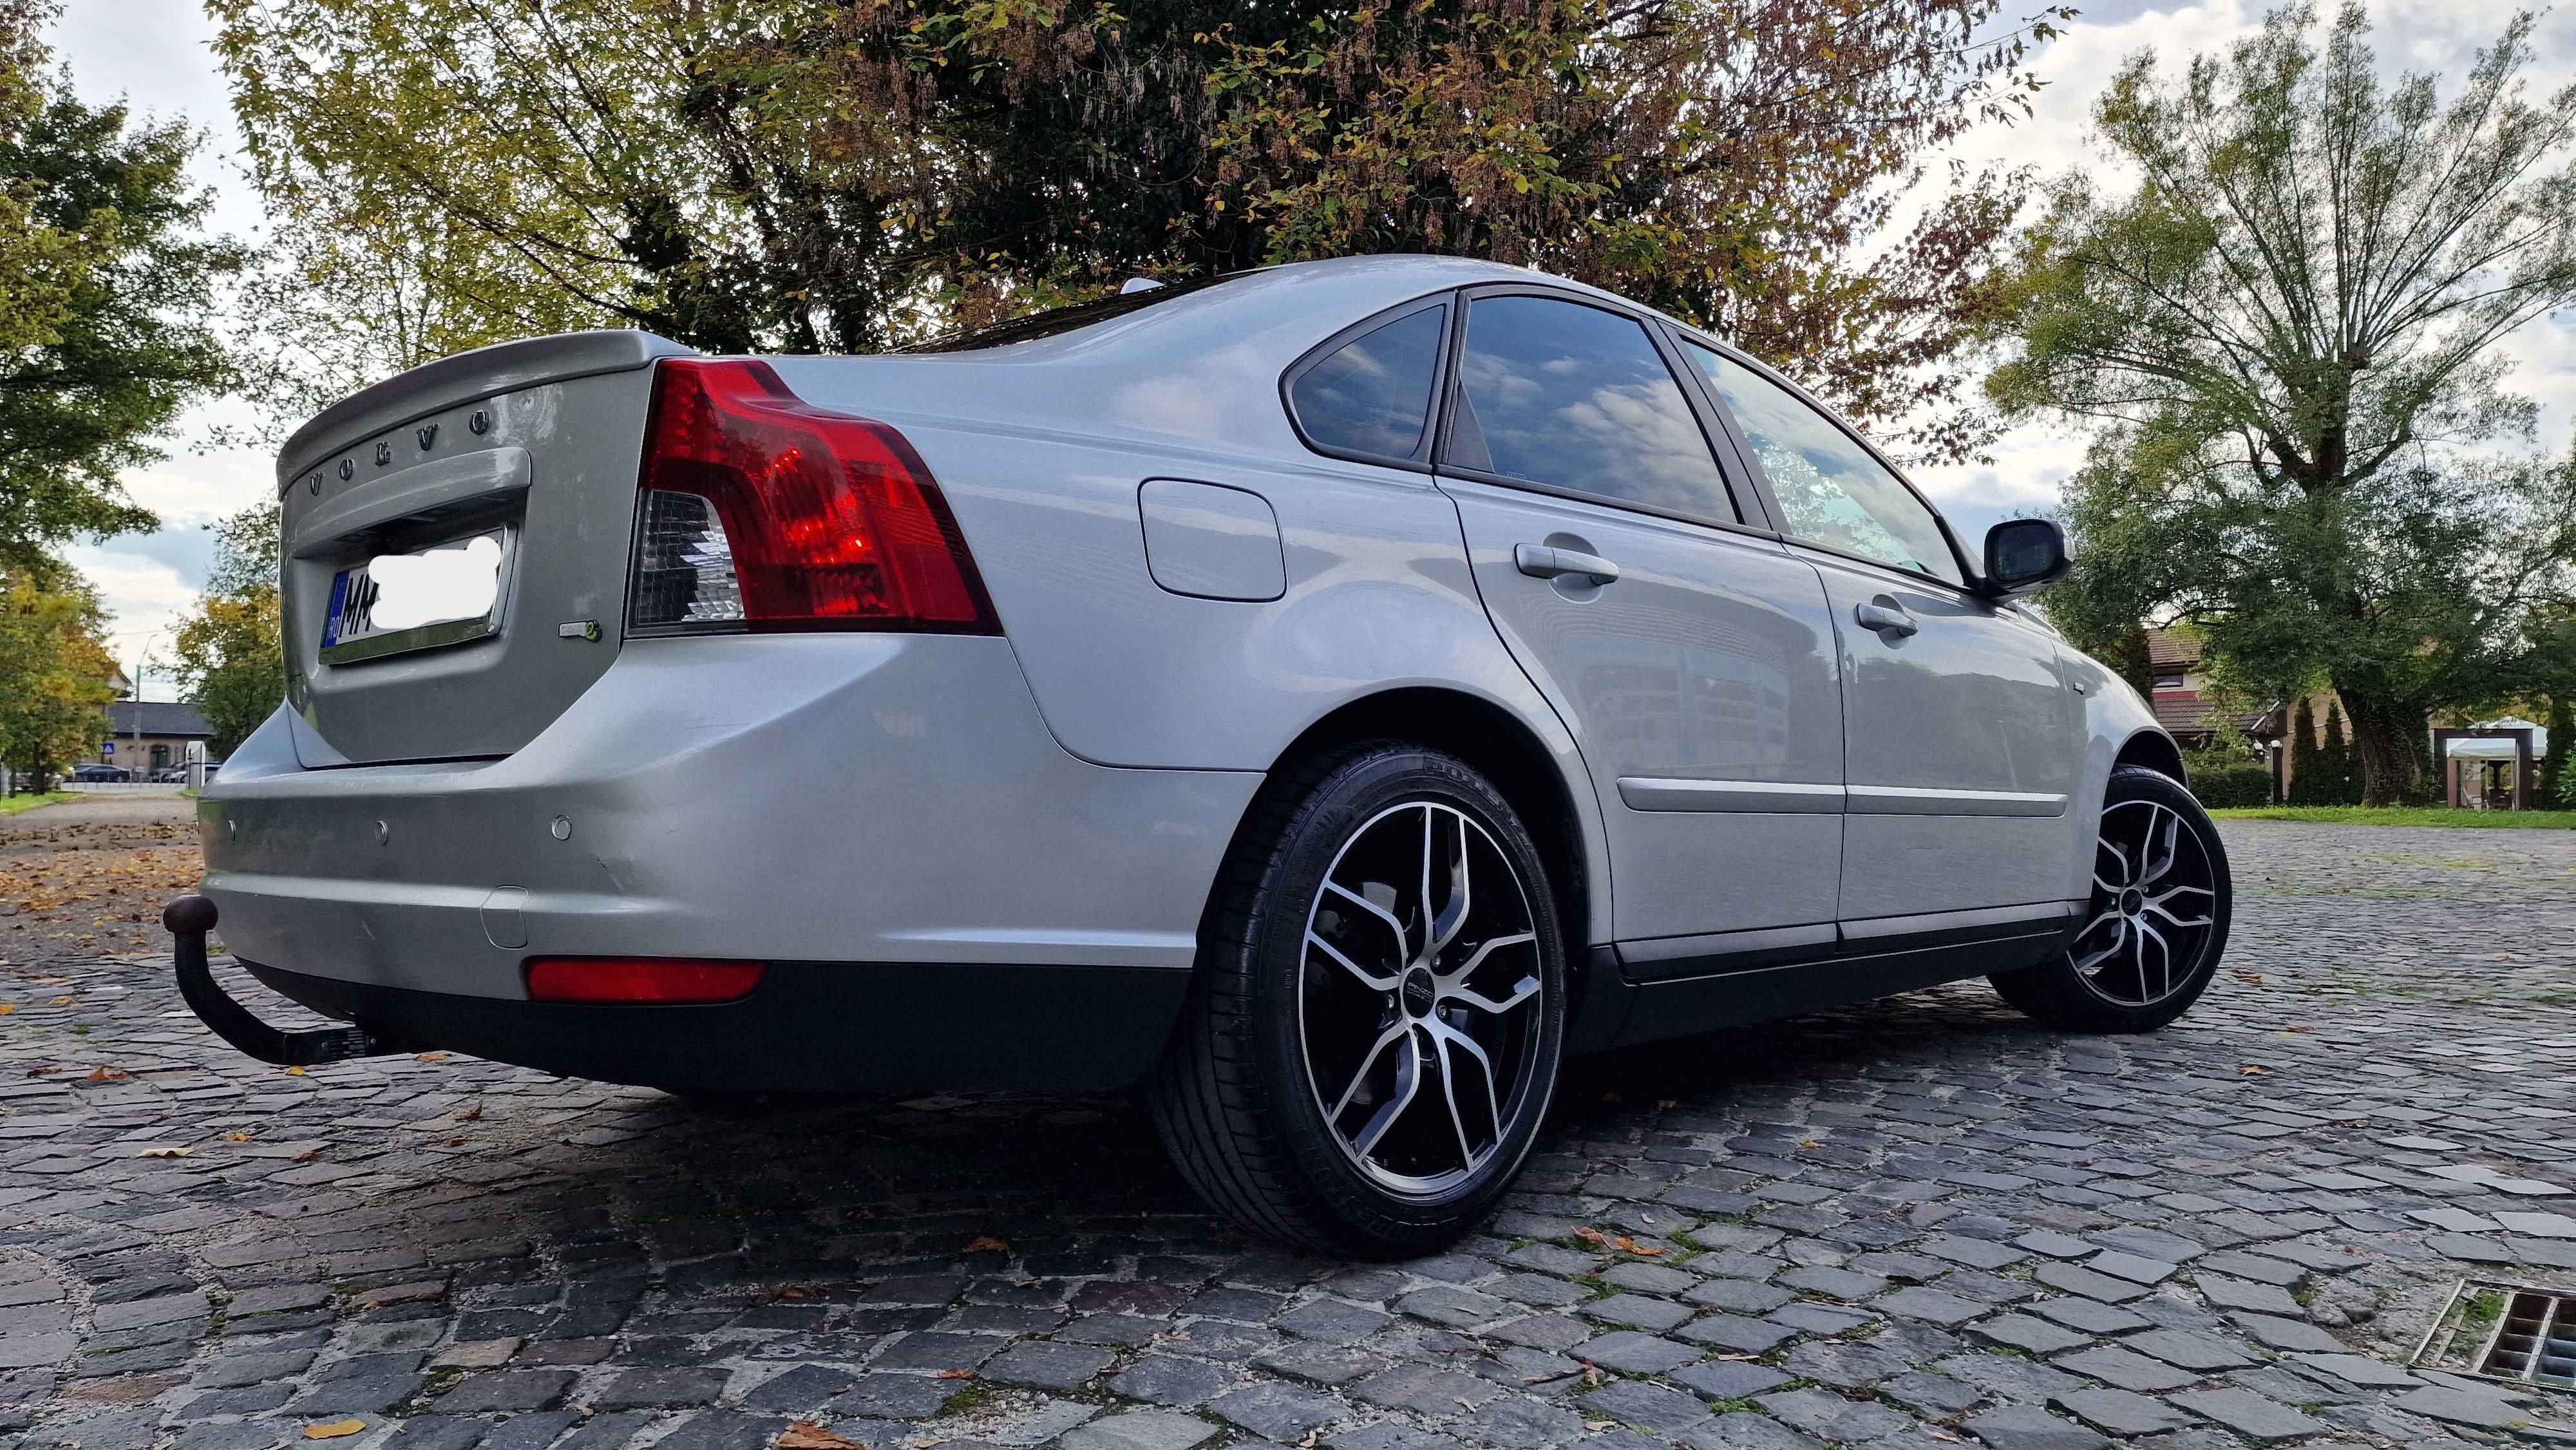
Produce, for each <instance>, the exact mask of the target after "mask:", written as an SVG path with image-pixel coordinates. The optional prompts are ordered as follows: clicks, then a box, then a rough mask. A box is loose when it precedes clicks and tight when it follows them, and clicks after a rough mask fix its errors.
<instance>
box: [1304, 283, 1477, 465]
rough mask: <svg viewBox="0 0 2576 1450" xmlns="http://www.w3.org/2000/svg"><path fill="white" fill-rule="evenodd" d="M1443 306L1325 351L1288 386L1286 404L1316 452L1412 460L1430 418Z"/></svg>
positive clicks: (1423, 311)
mask: <svg viewBox="0 0 2576 1450" xmlns="http://www.w3.org/2000/svg"><path fill="white" fill-rule="evenodd" d="M1448 316H1449V309H1448V308H1447V307H1446V306H1441V307H1426V308H1424V309H1422V310H1421V311H1419V312H1412V313H1407V314H1406V315H1404V316H1402V317H1399V318H1397V319H1396V320H1394V321H1393V322H1390V323H1388V324H1386V325H1385V326H1383V327H1378V328H1372V329H1371V330H1369V331H1367V332H1364V333H1361V334H1360V335H1359V336H1357V337H1355V338H1352V339H1351V340H1350V341H1348V342H1346V343H1343V344H1342V345H1341V346H1340V347H1337V348H1335V349H1333V350H1332V351H1331V352H1329V353H1326V354H1325V355H1324V356H1323V357H1322V358H1321V359H1319V360H1317V361H1316V362H1315V363H1314V364H1313V365H1312V366H1310V367H1308V368H1307V369H1306V370H1305V371H1304V372H1303V373H1300V374H1299V375H1298V377H1297V381H1296V382H1294V383H1292V384H1290V385H1289V387H1288V402H1289V406H1290V407H1292V408H1294V409H1295V410H1296V413H1297V425H1298V426H1299V427H1301V428H1303V429H1305V430H1306V437H1307V439H1308V441H1310V442H1312V443H1314V444H1315V445H1316V446H1317V447H1319V448H1333V449H1340V450H1342V451H1345V452H1350V453H1368V454H1374V455H1376V456H1378V457H1380V458H1411V457H1412V456H1413V454H1414V450H1415V449H1417V448H1419V447H1421V446H1422V431H1423V429H1424V427H1425V426H1427V425H1428V424H1429V422H1430V421H1431V382H1432V377H1433V375H1434V374H1436V373H1437V372H1438V371H1439V370H1440V328H1441V325H1442V323H1443V322H1444V321H1445V320H1446V319H1447V317H1448Z"/></svg>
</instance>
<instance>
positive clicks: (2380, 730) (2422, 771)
mask: <svg viewBox="0 0 2576 1450" xmlns="http://www.w3.org/2000/svg"><path fill="white" fill-rule="evenodd" d="M2335 693H2336V694H2337V695H2339V696H2341V697H2342V699H2343V710H2344V715H2345V718H2346V719H2347V720H2348V721H2349V722H2350V723H2351V725H2352V745H2353V751H2354V753H2355V754H2357V755H2359V756H2360V757H2361V803H2362V804H2363V805H2366V806H2415V805H2433V804H2437V803H2438V802H2439V801H2440V800H2441V793H2442V788H2441V782H2440V781H2439V780H2438V779H2437V778H2436V777H2435V775H2434V773H2433V752H2432V747H2431V744H2430V741H2431V739H2432V736H2431V726H2430V723H2429V722H2430V718H2431V717H2430V714H2429V712H2427V711H2426V710H2424V709H2423V708H2422V707H2420V706H2417V705H2415V704H2412V703H2411V702H2408V701H2405V700H2400V699H2396V698H2394V697H2392V696H2386V695H2379V694H2374V693H2372V692H2370V691H2367V690H2355V689H2350V688H2346V687H2343V686H2337V687H2336V689H2335Z"/></svg>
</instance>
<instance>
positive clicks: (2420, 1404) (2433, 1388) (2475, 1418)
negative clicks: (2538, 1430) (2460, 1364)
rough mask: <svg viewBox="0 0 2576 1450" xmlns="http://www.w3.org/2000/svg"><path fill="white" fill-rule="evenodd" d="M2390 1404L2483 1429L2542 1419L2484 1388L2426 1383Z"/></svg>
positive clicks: (2448, 1421) (2503, 1427)
mask: <svg viewBox="0 0 2576 1450" xmlns="http://www.w3.org/2000/svg"><path fill="white" fill-rule="evenodd" d="M2390 1403H2391V1404H2393V1405H2395V1406H2396V1407H2397V1408H2398V1409H2401V1410H2404V1411H2406V1412H2407V1413H2408V1414H2412V1415H2422V1416H2424V1417H2425V1418H2426V1419H2429V1420H2440V1421H2443V1422H2444V1423H2446V1424H2452V1425H2469V1426H2473V1427H2475V1428H2477V1429H2481V1430H2503V1429H2509V1428H2511V1427H2513V1426H2516V1425H2525V1424H2529V1423H2531V1422H2532V1421H2534V1420H2536V1419H2538V1418H2539V1417H2538V1416H2536V1415H2534V1414H2532V1413H2531V1412H2530V1411H2528V1410H2525V1409H2523V1408H2522V1407H2520V1406H2518V1405H2514V1404H2511V1403H2509V1402H2507V1401H2506V1400H2505V1399H2504V1397H2503V1396H2501V1395H2499V1394H2497V1393H2495V1392H2494V1391H2493V1390H2491V1389H2486V1388H2483V1387H2481V1388H2480V1389H2476V1390H2464V1389H2455V1388H2453V1387H2452V1386H2449V1385H2427V1386H2425V1387H2424V1388H2422V1389H2420V1390H2416V1391H2414V1392H2413V1393H2411V1394H2404V1395H2400V1396H2398V1397H2397V1398H2396V1399H2395V1400H2392V1401H2390Z"/></svg>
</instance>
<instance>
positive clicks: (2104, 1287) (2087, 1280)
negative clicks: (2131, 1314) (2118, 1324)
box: [2031, 1263, 2148, 1304]
mask: <svg viewBox="0 0 2576 1450" xmlns="http://www.w3.org/2000/svg"><path fill="white" fill-rule="evenodd" d="M2031 1277H2032V1278H2034V1279H2037V1280H2038V1281H2039V1282H2041V1283H2043V1284H2046V1285H2047V1286H2048V1287H2050V1288H2052V1289H2063V1290H2065V1291H2066V1292H2067V1293H2069V1294H2081V1295H2083V1296H2084V1297H2085V1298H2087V1299H2099V1300H2101V1301H2103V1302H2104V1303H2107V1304H2125V1303H2127V1302H2129V1301H2130V1300H2132V1299H2143V1298H2145V1297H2146V1296H2147V1292H2148V1291H2147V1286H2146V1285H2144V1284H2137V1283H2132V1282H2130V1281H2129V1280H2127V1279H2115V1278H2112V1277H2111V1276H2110V1275H2108V1274H2099V1273H2095V1272H2094V1271H2093V1270H2091V1269H2087V1268H2085V1267H2083V1266H2082V1265H2080V1264H2062V1263H2047V1264H2042V1265H2040V1266H2039V1267H2038V1268H2037V1269H2035V1270H2033V1271H2032V1273H2031Z"/></svg>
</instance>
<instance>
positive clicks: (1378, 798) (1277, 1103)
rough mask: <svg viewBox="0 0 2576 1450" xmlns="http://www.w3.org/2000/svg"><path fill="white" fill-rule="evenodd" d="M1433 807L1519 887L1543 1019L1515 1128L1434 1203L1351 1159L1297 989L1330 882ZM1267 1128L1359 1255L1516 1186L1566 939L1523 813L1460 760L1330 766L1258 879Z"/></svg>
mask: <svg viewBox="0 0 2576 1450" xmlns="http://www.w3.org/2000/svg"><path fill="white" fill-rule="evenodd" d="M1420 801H1431V802H1436V803H1438V804H1442V805H1447V806H1451V807H1454V808H1456V809H1459V810H1461V811H1464V812H1465V813H1466V814H1467V815H1468V816H1469V817H1470V818H1471V819H1473V820H1474V821H1475V822H1476V824H1477V825H1479V826H1481V827H1482V828H1483V829H1484V831H1485V833H1486V834H1487V835H1488V836H1489V837H1490V838H1491V839H1492V840H1493V842H1494V844H1495V845H1496V846H1497V847H1498V848H1499V849H1500V850H1501V851H1502V853H1503V855H1504V856H1505V857H1506V858H1507V859H1508V860H1509V861H1510V863H1511V866H1512V869H1513V871H1514V873H1515V874H1517V875H1518V876H1519V877H1520V882H1519V885H1520V889H1521V892H1522V896H1523V899H1524V900H1525V901H1526V902H1527V903H1528V906H1529V911H1530V919H1531V929H1532V930H1533V931H1534V932H1536V933H1537V937H1538V940H1537V947H1538V956H1539V981H1540V999H1541V1000H1540V1011H1539V1015H1538V1020H1537V1022H1536V1023H1535V1024H1534V1029H1533V1034H1532V1039H1531V1043H1530V1051H1531V1054H1532V1061H1531V1066H1530V1071H1531V1074H1532V1076H1531V1078H1530V1084H1529V1089H1528V1091H1529V1093H1530V1095H1531V1097H1532V1098H1533V1099H1534V1101H1532V1102H1529V1103H1527V1104H1525V1105H1524V1108H1523V1110H1522V1112H1521V1113H1520V1115H1519V1116H1518V1118H1517V1119H1516V1120H1515V1122H1514V1124H1513V1126H1512V1130H1511V1132H1509V1133H1508V1134H1506V1135H1505V1137H1504V1138H1503V1141H1502V1143H1501V1145H1500V1146H1499V1148H1498V1149H1497V1151H1496V1152H1495V1153H1494V1155H1493V1156H1492V1157H1491V1158H1490V1159H1488V1160H1487V1161H1486V1163H1485V1165H1484V1167H1483V1168H1481V1169H1480V1170H1478V1171H1477V1172H1476V1173H1474V1174H1472V1175H1470V1176H1469V1177H1467V1178H1466V1179H1465V1180H1463V1181H1462V1182H1460V1183H1457V1184H1454V1185H1452V1186H1451V1187H1449V1188H1447V1189H1444V1190H1442V1191H1440V1192H1438V1193H1435V1194H1426V1195H1420V1196H1413V1195H1400V1194H1397V1193H1396V1192H1394V1191H1393V1190H1390V1189H1388V1188H1386V1187H1384V1186H1382V1185H1380V1184H1378V1183H1376V1182H1374V1181H1373V1180H1371V1179H1370V1178H1369V1177H1368V1176H1367V1175H1366V1174H1364V1173H1363V1172H1362V1171H1361V1170H1360V1168H1359V1167H1358V1165H1356V1164H1354V1163H1353V1162H1351V1160H1350V1158H1349V1156H1348V1155H1347V1154H1345V1153H1344V1152H1343V1150H1342V1147H1341V1144H1340V1143H1339V1141H1338V1140H1337V1139H1336V1138H1335V1136H1334V1135H1333V1132H1332V1129H1331V1127H1330V1125H1329V1124H1327V1123H1326V1122H1325V1121H1324V1116H1323V1110H1322V1109H1321V1107H1319V1106H1318V1105H1317V1104H1316V1102H1315V1095H1314V1091H1313V1088H1312V1087H1311V1085H1310V1081H1309V1077H1308V1069H1307V1064H1306V1057H1305V1043H1304V1040H1303V1028H1302V1018H1301V1006H1302V1003H1301V999H1300V992H1301V982H1302V979H1303V975H1304V972H1305V967H1306V951H1305V933H1306V925H1307V914H1308V912H1309V910H1310V909H1311V908H1312V907H1313V905H1314V903H1315V899H1316V896H1317V894H1318V893H1320V892H1321V890H1322V888H1323V881H1324V876H1325V873H1326V872H1327V871H1328V870H1329V869H1330V868H1331V867H1332V865H1333V863H1334V861H1335V860H1336V859H1337V858H1338V856H1339V855H1340V853H1341V851H1342V849H1343V847H1344V846H1345V845H1346V844H1347V843H1348V842H1349V841H1350V840H1351V838H1352V836H1353V834H1354V833H1355V832H1357V831H1358V830H1359V829H1360V828H1361V827H1362V826H1364V825H1366V824H1368V823H1369V822H1371V821H1373V820H1375V819H1376V818H1377V817H1378V816H1380V815H1381V814H1383V813H1385V812H1386V811H1388V810H1389V809H1391V808H1394V807H1398V806H1401V805H1405V804H1408V803H1412V802H1420ZM1242 966H1243V969H1244V971H1245V972H1246V974H1247V986H1248V988H1249V997H1250V1000H1251V1007H1252V1012H1253V1020H1254V1024H1255V1026H1254V1031H1255V1033H1256V1044H1257V1051H1258V1054H1259V1061H1260V1066H1261V1078H1262V1082H1261V1091H1262V1093H1263V1095H1264V1096H1265V1097H1266V1098H1267V1099H1268V1100H1269V1101H1268V1103H1267V1104H1266V1106H1267V1107H1268V1108H1269V1112H1270V1117H1271V1121H1272V1122H1274V1123H1276V1124H1277V1125H1278V1126H1279V1129H1280V1131H1281V1134H1282V1137H1283V1139H1284V1140H1285V1142H1284V1146H1285V1147H1286V1149H1287V1150H1288V1152H1289V1153H1290V1154H1291V1155H1293V1158H1294V1160H1295V1168H1296V1170H1297V1177H1298V1178H1299V1179H1300V1180H1301V1181H1302V1183H1303V1185H1304V1186H1305V1188H1306V1190H1307V1192H1308V1193H1310V1194H1312V1195H1313V1196H1314V1197H1315V1198H1316V1199H1317V1200H1318V1202H1317V1205H1316V1206H1317V1208H1318V1209H1320V1210H1321V1211H1320V1212H1318V1213H1317V1214H1316V1215H1315V1216H1316V1218H1317V1219H1318V1220H1319V1221H1321V1222H1323V1223H1326V1224H1341V1225H1347V1226H1348V1227H1349V1228H1350V1229H1351V1230H1355V1231H1356V1232H1357V1233H1358V1234H1359V1235H1362V1236H1364V1238H1365V1242H1364V1243H1361V1244H1358V1245H1356V1246H1361V1247H1369V1248H1377V1247H1396V1248H1398V1249H1399V1250H1400V1251H1410V1250H1412V1249H1415V1248H1423V1247H1428V1246H1431V1245H1434V1244H1437V1243H1439V1242H1443V1241H1445V1240H1446V1239H1447V1238H1449V1237H1452V1236H1454V1235H1455V1234H1456V1233H1457V1232H1458V1231H1459V1230H1460V1229H1461V1228H1462V1227H1464V1226H1465V1225H1466V1223H1469V1222H1472V1221H1473V1220H1474V1219H1475V1218H1477V1217H1480V1216H1481V1215H1482V1214H1483V1213H1484V1212H1485V1210H1486V1209H1487V1208H1488V1207H1489V1206H1490V1205H1491V1204H1492V1203H1493V1201H1494V1200H1496V1199H1498V1198H1500V1197H1501V1195H1502V1193H1503V1192H1504V1191H1505V1190H1506V1189H1507V1188H1508V1187H1509V1186H1510V1184H1511V1180H1512V1178H1513V1176H1514V1175H1516V1174H1517V1173H1518V1172H1519V1171H1520V1167H1521V1163H1522V1161H1523V1160H1524V1159H1526V1158H1527V1157H1528V1155H1529V1152H1530V1149H1531V1147H1532V1146H1533V1145H1534V1144H1535V1143H1536V1141H1537V1137H1538V1131H1539V1128H1540V1126H1541V1125H1542V1124H1543V1123H1544V1121H1545V1119H1546V1116H1547V1110H1548V1107H1549V1105H1550V1104H1551V1102H1552V1101H1553V1099H1554V1096H1555V1089H1556V1079H1557V1071H1558V1067H1559V1063H1560V1060H1561V1057H1562V1055H1563V1050H1564V1039H1565V1002H1566V990H1565V987H1566V967H1565V948H1564V935H1563V932H1562V931H1561V930H1560V928H1559V924H1558V921H1557V916H1556V904H1555V900H1554V894H1553V892H1552V891H1551V890H1550V889H1549V882H1548V877H1547V873H1546V870H1545V867H1544V865H1543V863H1542V862H1541V860H1540V858H1539V854H1538V849H1537V847H1536V845H1535V843H1533V842H1532V841H1531V839H1530V836H1529V832H1528V831H1527V830H1526V829H1525V828H1524V827H1523V826H1522V825H1521V822H1520V818H1519V816H1518V815H1517V814H1516V813H1515V812H1514V811H1513V810H1512V808H1511V805H1510V803H1509V802H1507V801H1505V800H1504V799H1503V797H1502V794H1501V792H1499V791H1497V790H1495V789H1494V787H1493V786H1492V785H1491V784H1490V783H1489V782H1487V781H1486V780H1485V778H1484V777H1483V776H1482V775H1480V774H1478V773H1477V772H1476V771H1475V770H1474V769H1473V768H1471V767H1469V766H1468V765H1467V764H1466V763H1465V762H1463V761H1461V760H1458V759H1457V758H1456V757H1454V756H1449V755H1445V754H1442V753H1440V752H1437V751H1431V750H1424V749H1421V748H1419V747H1402V746H1387V747H1379V748H1374V749H1365V750H1362V751H1361V752H1359V753H1357V754H1355V755H1354V756H1353V757H1352V758H1350V759H1349V760H1347V761H1345V762H1343V763H1342V764H1341V765H1339V766H1338V767H1336V768H1335V769H1333V770H1332V771H1331V772H1330V773H1329V774H1327V775H1326V776H1325V777H1324V779H1323V780H1322V781H1320V782H1319V783H1317V785H1316V786H1315V787H1314V788H1313V790H1312V791H1310V792H1309V793H1308V795H1307V797H1306V799H1305V800H1304V801H1303V802H1302V803H1301V804H1300V805H1299V806H1298V807H1297V808H1296V809H1295V810H1294V811H1293V812H1292V813H1291V815H1290V816H1289V819H1288V821H1287V823H1286V825H1285V827H1284V828H1283V829H1282V830H1281V832H1280V834H1279V838H1278V841H1277V844H1276V848H1275V849H1274V850H1273V852H1272V853H1271V856H1270V860H1269V863H1268V869H1267V870H1266V871H1265V872H1264V873H1263V879H1262V881H1261V885H1260V890H1259V894H1258V896H1257V898H1256V904H1255V909H1254V913H1253V919H1252V923H1251V930H1250V932H1249V933H1248V949H1247V950H1246V952H1245V953H1244V960H1243V962H1242Z"/></svg>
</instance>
